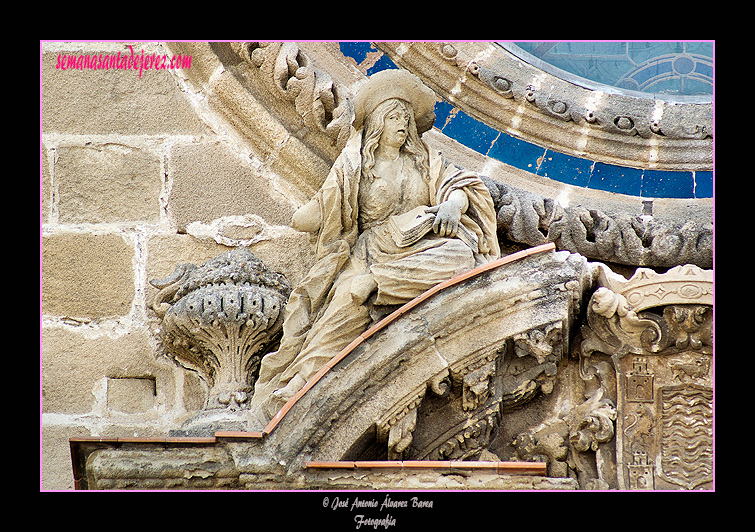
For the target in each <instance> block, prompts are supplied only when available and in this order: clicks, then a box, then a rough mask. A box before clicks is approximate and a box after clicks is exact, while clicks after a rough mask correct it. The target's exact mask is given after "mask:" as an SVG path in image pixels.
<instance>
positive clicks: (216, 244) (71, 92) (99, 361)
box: [40, 43, 310, 489]
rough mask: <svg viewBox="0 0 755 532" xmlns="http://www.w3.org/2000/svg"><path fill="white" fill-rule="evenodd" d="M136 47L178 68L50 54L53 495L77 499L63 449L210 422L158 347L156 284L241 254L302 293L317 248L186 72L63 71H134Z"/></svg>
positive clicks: (46, 122) (106, 50)
mask: <svg viewBox="0 0 755 532" xmlns="http://www.w3.org/2000/svg"><path fill="white" fill-rule="evenodd" d="M128 44H130V45H131V47H132V48H133V52H134V55H135V56H139V55H141V52H142V51H144V54H145V55H151V54H153V53H155V54H157V56H158V57H159V56H162V55H164V54H166V55H167V56H168V60H169V59H170V58H171V57H173V55H174V53H173V52H172V51H170V50H168V49H167V48H166V47H164V46H162V45H159V44H154V43H126V44H123V43H44V44H43V48H42V57H41V61H42V80H41V87H42V94H41V98H42V100H41V106H42V139H41V140H42V146H41V148H42V149H41V156H40V165H41V221H42V228H41V244H42V257H41V260H42V282H41V285H42V286H41V288H42V309H41V310H42V332H41V338H42V345H41V366H42V466H41V487H42V488H43V489H72V488H73V476H72V472H71V459H70V451H69V444H68V441H69V438H71V437H78V436H100V437H124V436H139V437H143V436H154V435H165V434H166V433H167V431H168V430H170V429H172V428H175V427H176V426H178V425H180V423H181V422H182V421H183V420H184V419H185V418H186V417H188V415H189V413H190V412H192V411H196V410H197V409H198V408H200V407H201V405H202V402H203V401H204V396H205V394H206V390H205V389H204V387H203V385H202V384H201V383H200V382H199V380H198V379H197V378H196V377H195V376H194V374H192V373H190V372H184V371H182V370H181V369H179V368H178V367H176V366H175V364H173V363H172V362H170V361H168V360H167V359H166V358H165V357H163V356H161V351H160V348H159V346H158V343H157V342H156V340H155V338H154V335H152V334H151V333H150V327H152V326H153V323H152V319H153V318H152V315H151V314H150V311H149V310H148V307H149V304H150V303H151V301H152V299H153V298H154V295H155V293H156V292H157V291H156V289H155V288H153V287H152V286H150V284H149V280H150V279H155V278H162V277H165V276H167V275H168V274H170V273H171V272H172V271H173V269H174V267H175V265H176V264H178V263H181V262H192V263H195V264H202V263H203V262H205V261H207V260H210V259H212V258H214V257H216V256H218V255H220V254H221V253H223V252H225V251H227V250H228V249H230V248H229V247H227V246H226V245H224V243H225V244H228V243H233V242H236V241H238V240H243V241H245V242H246V243H249V244H250V245H249V247H250V249H251V250H252V252H253V253H254V254H255V255H257V256H258V257H259V258H260V259H262V260H263V261H264V262H265V263H266V264H267V265H268V266H270V267H271V268H272V269H275V270H278V271H280V272H282V273H284V274H285V275H286V276H287V277H288V278H289V280H290V281H291V282H292V283H296V282H297V281H298V280H299V279H300V278H301V277H302V275H303V274H304V273H306V270H307V265H308V261H309V260H310V257H309V249H310V248H309V245H308V239H307V236H306V235H305V234H302V233H296V232H294V231H292V230H291V229H289V228H288V227H287V225H288V223H289V221H290V218H291V214H292V213H293V212H294V210H295V208H296V207H297V206H298V204H299V203H298V202H300V199H299V200H297V199H296V195H297V194H296V191H295V190H293V191H286V190H281V188H280V187H278V186H276V183H277V182H278V181H279V178H278V176H277V175H276V174H275V173H274V172H272V171H270V170H269V158H270V155H269V154H261V153H256V152H255V151H254V149H253V147H251V146H249V145H248V144H246V143H245V142H244V141H243V139H239V138H238V137H237V136H235V134H234V130H233V128H231V127H227V126H226V125H225V124H224V123H223V121H222V119H220V118H219V117H218V114H217V113H214V112H213V111H212V110H210V109H208V107H207V105H206V102H207V95H206V94H205V93H204V92H203V91H202V90H201V88H199V89H197V88H194V87H191V86H190V85H189V83H188V81H187V79H188V73H189V72H190V70H191V69H184V70H170V69H159V70H156V69H154V68H153V69H150V70H144V71H142V73H141V76H140V74H139V70H123V69H117V68H114V69H97V70H91V69H77V68H67V69H65V70H64V69H62V68H56V65H57V66H58V67H59V66H60V64H59V61H61V62H64V61H66V60H65V59H64V57H68V56H75V57H76V58H78V57H79V56H82V55H83V56H85V57H89V58H91V57H93V56H96V57H97V58H99V56H100V55H101V54H102V55H103V57H104V56H108V55H109V56H116V57H117V54H118V53H120V54H121V56H122V57H123V56H129V57H130V56H131V49H130V48H129V47H128ZM59 58H60V59H59ZM192 59H193V60H194V63H193V64H192V68H200V67H201V66H202V63H201V62H200V61H198V60H197V59H196V58H192ZM63 64H65V63H63ZM234 215H235V216H238V217H237V218H232V219H229V218H225V219H224V221H225V222H226V223H220V224H219V225H218V223H217V222H216V224H215V225H213V224H212V222H213V220H217V219H220V218H223V217H229V216H234ZM192 224H193V225H192ZM224 238H225V239H226V240H224ZM273 238H274V239H275V245H272V244H271V239H273ZM227 239H230V240H227Z"/></svg>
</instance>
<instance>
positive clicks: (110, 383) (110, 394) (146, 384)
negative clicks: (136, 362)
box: [107, 377, 157, 414]
mask: <svg viewBox="0 0 755 532" xmlns="http://www.w3.org/2000/svg"><path fill="white" fill-rule="evenodd" d="M156 395H157V391H156V388H155V379H153V378H150V377H116V378H108V380H107V407H108V410H111V411H117V412H123V413H126V414H133V413H137V412H146V411H148V410H150V409H152V408H154V406H155V398H156Z"/></svg>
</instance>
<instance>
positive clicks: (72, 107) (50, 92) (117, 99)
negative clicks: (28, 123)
mask: <svg viewBox="0 0 755 532" xmlns="http://www.w3.org/2000/svg"><path fill="white" fill-rule="evenodd" d="M140 51H141V50H138V49H137V48H135V49H134V53H137V52H140ZM108 53H111V54H112V51H111V52H103V54H104V55H107V54H108ZM116 53H117V52H116ZM121 53H122V54H123V53H127V54H130V50H129V49H128V47H126V45H124V46H123V51H122V52H121ZM94 54H95V52H94V51H91V50H87V51H86V52H85V54H84V55H87V56H92V55H94ZM67 55H72V52H68V53H67ZM98 56H99V54H98ZM57 61H58V54H57V53H44V54H43V55H42V105H41V107H42V131H44V132H45V133H51V132H56V133H70V134H101V135H105V134H109V133H118V134H121V135H154V134H174V135H179V134H183V135H196V134H201V133H202V132H203V131H205V127H204V125H203V124H202V122H201V121H200V119H199V118H198V117H197V115H196V113H195V112H194V110H193V108H192V107H191V104H190V103H189V102H188V100H187V99H186V98H185V96H184V95H183V94H182V92H181V89H180V88H179V86H178V85H177V83H176V81H175V80H174V79H173V77H172V74H171V72H170V70H149V71H144V72H142V77H141V79H140V78H139V72H138V70H137V71H134V70H120V69H101V70H87V69H82V70H78V69H66V70H62V69H56V68H55V66H56V63H57Z"/></svg>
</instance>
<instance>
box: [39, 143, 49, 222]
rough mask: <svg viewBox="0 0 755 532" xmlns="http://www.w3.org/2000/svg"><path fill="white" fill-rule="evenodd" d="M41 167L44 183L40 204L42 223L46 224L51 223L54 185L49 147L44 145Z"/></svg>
mask: <svg viewBox="0 0 755 532" xmlns="http://www.w3.org/2000/svg"><path fill="white" fill-rule="evenodd" d="M40 166H41V171H42V183H41V184H40V190H39V193H40V196H41V197H40V204H41V210H42V217H41V218H42V223H43V224H45V223H47V222H49V221H50V199H51V197H52V196H51V195H50V187H51V185H52V183H51V180H50V166H49V158H48V156H47V147H46V146H44V145H42V153H41V155H40Z"/></svg>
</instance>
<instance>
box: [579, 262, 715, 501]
mask: <svg viewBox="0 0 755 532" xmlns="http://www.w3.org/2000/svg"><path fill="white" fill-rule="evenodd" d="M603 272H604V275H602V276H601V277H602V279H601V284H602V285H603V286H602V287H600V288H599V289H598V290H597V291H596V292H595V293H594V294H593V296H592V299H591V301H590V304H589V307H588V312H587V323H588V324H587V325H586V326H584V327H583V331H582V334H583V337H584V341H583V342H582V348H581V350H582V355H583V357H585V359H584V360H583V363H584V364H587V365H589V364H590V362H588V359H589V360H592V361H596V360H600V358H601V357H602V356H605V355H608V356H609V357H610V358H611V361H612V364H613V367H614V368H615V372H616V385H615V386H616V392H615V393H616V398H617V403H618V405H617V406H618V412H619V413H620V414H619V415H618V416H617V418H616V435H617V440H616V461H617V475H618V478H617V483H618V487H619V488H620V489H687V490H691V489H711V486H712V480H713V370H712V365H713V306H712V305H713V280H712V273H713V272H712V271H706V270H701V269H700V268H697V267H695V266H691V265H687V266H679V267H676V268H673V269H671V270H669V271H668V272H666V273H664V274H657V273H655V272H652V271H648V270H644V269H640V270H638V271H637V272H636V274H635V275H634V276H633V277H632V278H631V279H629V280H628V281H627V280H623V279H619V278H618V276H615V275H610V274H609V272H608V271H607V270H604V271H603Z"/></svg>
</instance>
